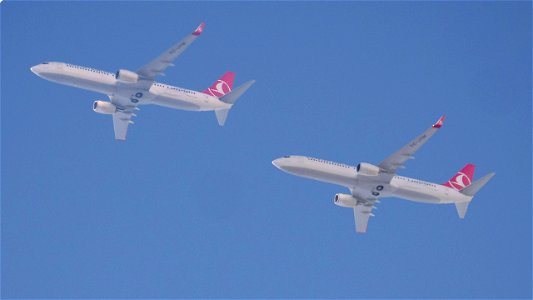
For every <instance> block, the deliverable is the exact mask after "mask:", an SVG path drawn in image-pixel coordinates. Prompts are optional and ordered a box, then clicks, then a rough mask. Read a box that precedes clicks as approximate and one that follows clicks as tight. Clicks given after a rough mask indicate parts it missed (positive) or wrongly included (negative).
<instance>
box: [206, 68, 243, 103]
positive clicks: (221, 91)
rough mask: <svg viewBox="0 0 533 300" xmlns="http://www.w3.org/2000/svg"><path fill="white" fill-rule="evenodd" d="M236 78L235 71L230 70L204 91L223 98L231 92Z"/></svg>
mask: <svg viewBox="0 0 533 300" xmlns="http://www.w3.org/2000/svg"><path fill="white" fill-rule="evenodd" d="M234 80H235V73H233V72H231V71H228V72H226V73H225V74H224V75H222V77H220V79H218V80H217V81H215V83H213V84H212V85H211V86H210V87H208V88H207V89H205V90H203V91H202V93H204V94H208V95H211V96H214V97H217V98H221V97H223V96H224V95H226V94H228V93H230V92H231V89H232V88H233V81H234Z"/></svg>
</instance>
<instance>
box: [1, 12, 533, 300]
mask: <svg viewBox="0 0 533 300" xmlns="http://www.w3.org/2000/svg"><path fill="white" fill-rule="evenodd" d="M0 9H1V28H2V31H1V33H2V37H1V42H2V43H1V44H2V46H1V47H2V48H1V50H2V51H1V53H2V54H1V58H2V61H1V62H2V66H1V67H2V69H1V71H2V72H1V75H2V78H1V84H2V88H1V97H2V105H1V117H2V121H1V125H2V132H1V133H2V148H1V151H2V161H1V166H2V168H1V171H2V186H1V193H2V194H1V196H2V203H1V204H2V214H1V217H2V224H1V225H2V240H1V241H2V246H1V251H2V261H1V262H2V266H1V271H2V273H1V275H2V276H1V283H2V297H3V298H34V297H39V298H101V297H107V298H133V297H135V298H147V297H150V298H192V297H223V298H236V297H238V298H249V297H262V298H278V297H283V298H302V297H303V298H309V297H319V298H406V297H407V298H412V297H417V298H421V297H422V298H432V297H439V298H459V297H460V298H489V297H490V298H497V297H504V298H518V297H531V290H532V286H531V282H532V275H531V274H532V270H531V265H532V261H531V253H532V249H531V244H532V240H531V239H532V223H531V215H532V214H531V211H532V205H531V203H532V196H531V191H532V178H531V153H532V149H531V137H532V123H531V111H532V107H531V99H532V95H531V82H532V78H531V65H532V61H531V53H532V52H531V37H532V32H531V3H530V2H488V3H485V2H467V3H464V2H401V3H396V2H395V3H390V2H386V3H375V2H353V3H339V2H328V3H320V2H307V3H305V2H304V3H296V2H281V3H278V2H260V3H242V2H222V3H211V2H203V3H169V2H155V3H152V2H142V3H129V2H96V3H85V2H81V3H79V2H52V3H37V2H7V3H6V2H4V3H2V5H1V6H0ZM201 21H205V22H206V28H205V31H204V33H203V34H202V36H201V37H200V38H199V39H198V40H197V41H196V42H195V43H194V44H193V45H192V46H191V47H190V48H189V49H188V50H187V52H186V53H184V54H183V55H182V56H181V57H179V59H178V60H177V61H176V67H175V68H171V69H169V70H168V71H167V72H166V74H167V76H166V77H162V78H160V81H161V82H164V83H168V84H173V85H177V86H180V87H185V88H190V89H197V90H201V89H204V88H206V87H207V86H209V85H210V84H211V83H212V82H213V81H214V80H215V79H217V78H218V77H219V76H220V75H221V74H223V73H224V72H225V71H226V70H232V71H235V72H236V73H237V77H236V84H240V83H243V82H245V81H246V80H249V79H256V80H257V83H256V84H255V85H254V86H253V87H252V88H251V89H250V90H249V91H248V92H247V94H246V95H245V96H244V97H243V98H241V100H239V102H238V103H237V105H236V106H235V108H234V109H232V111H231V113H230V115H229V118H228V121H227V122H226V126H225V127H219V126H218V125H217V122H216V119H215V116H214V114H213V113H212V112H205V113H194V112H185V111H176V110H171V109H165V108H161V107H155V106H146V107H143V108H142V110H141V111H140V113H139V116H138V117H137V118H136V120H135V124H134V125H133V126H130V130H129V132H128V139H127V141H126V142H118V141H115V140H114V139H113V129H112V123H111V118H109V116H105V115H98V114H95V113H94V112H93V111H92V109H91V105H92V101H94V100H97V99H104V100H105V99H106V96H105V95H99V94H96V93H93V92H88V91H83V90H78V89H75V88H71V87H66V86H61V85H58V84H54V83H51V82H48V81H45V80H42V79H41V78H38V77H37V76H35V75H34V74H32V73H31V72H30V70H29V68H30V67H31V66H32V65H35V64H38V63H41V62H43V61H63V62H69V63H73V64H78V65H85V66H91V67H94V68H97V69H103V70H106V71H110V72H114V71H116V70H117V69H118V68H124V69H131V70H135V69H137V68H139V67H140V66H142V65H144V64H145V63H147V62H148V61H150V60H151V59H152V58H154V57H156V56H157V55H158V54H159V53H160V52H162V51H163V50H165V49H166V48H167V47H169V46H170V45H172V44H173V43H174V42H176V41H178V40H179V39H181V38H182V37H183V36H185V35H186V34H188V33H189V32H191V31H192V30H193V29H194V28H196V26H197V25H198V24H199V23H200V22H201ZM441 114H446V115H447V120H446V123H445V125H444V127H443V128H442V130H441V131H440V132H439V133H438V134H436V135H435V136H434V137H433V138H432V140H431V141H430V142H428V143H427V144H426V145H425V146H424V147H423V148H422V149H421V150H420V151H419V152H418V153H417V158H416V160H414V161H410V162H409V163H408V164H407V168H406V169H405V170H402V171H401V172H400V174H401V175H405V176H410V177H415V178H420V179H423V180H427V181H433V182H445V181H447V180H448V179H449V178H450V177H451V176H452V175H453V174H454V173H455V172H456V171H457V170H459V169H460V168H461V167H462V166H463V165H465V164H466V163H469V162H471V163H474V164H476V166H477V169H476V177H477V178H479V177H480V176H481V175H484V174H486V173H488V172H491V171H495V172H496V174H497V175H496V177H495V178H494V179H493V180H492V181H491V182H490V183H489V184H488V185H487V186H486V187H485V188H484V189H483V190H482V191H481V192H480V193H479V194H478V195H477V197H476V198H475V199H474V201H473V202H472V204H471V205H470V208H469V211H468V214H467V216H466V219H464V220H460V219H459V218H458V217H457V214H456V212H455V208H454V207H453V206H450V205H443V206H439V205H424V204H419V203H412V202H407V201H401V200H399V199H396V198H388V199H383V200H382V202H381V204H380V205H379V209H378V210H377V211H376V217H375V218H372V219H371V220H370V223H369V231H368V233H367V234H366V235H356V234H355V232H354V228H353V227H354V221H353V213H352V211H351V210H349V209H344V208H340V207H337V206H335V205H334V204H333V196H334V194H336V193H345V192H347V190H345V189H344V188H342V187H338V186H334V185H328V184H323V183H319V182H313V181H309V180H306V179H302V178H298V177H294V176H289V175H287V174H285V173H283V172H280V171H279V170H277V169H276V168H274V167H273V166H272V165H271V161H272V160H273V159H275V158H277V157H279V156H282V155H286V154H299V155H309V156H315V157H320V158H324V159H328V160H335V161H339V162H343V163H347V164H353V165H355V164H357V163H359V162H361V161H365V162H370V163H379V162H380V161H381V160H382V159H384V158H385V157H387V156H388V155H389V154H391V153H392V152H394V151H396V150H397V149H399V148H400V147H401V146H403V145H404V144H405V143H407V142H408V141H409V140H410V139H411V138H413V137H415V136H416V135H418V134H420V133H421V132H422V131H423V130H425V129H426V128H427V127H428V126H430V125H431V124H432V123H433V122H434V121H436V120H437V118H438V117H439V116H440V115H441Z"/></svg>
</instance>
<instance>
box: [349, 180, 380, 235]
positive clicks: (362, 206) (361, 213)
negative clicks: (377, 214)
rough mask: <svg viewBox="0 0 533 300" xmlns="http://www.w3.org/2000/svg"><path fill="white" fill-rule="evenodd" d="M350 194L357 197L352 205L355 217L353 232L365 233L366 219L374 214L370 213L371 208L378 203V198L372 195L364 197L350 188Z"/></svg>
mask: <svg viewBox="0 0 533 300" xmlns="http://www.w3.org/2000/svg"><path fill="white" fill-rule="evenodd" d="M352 196H353V197H354V198H355V199H357V202H356V204H355V206H354V207H353V215H354V218H355V232H357V233H365V232H366V229H367V227H368V219H370V217H373V216H374V214H373V213H372V209H374V208H376V207H375V206H374V204H376V203H378V202H379V200H378V198H377V197H374V196H368V197H365V196H364V195H362V194H361V193H359V192H358V191H356V190H354V189H352ZM376 209H377V208H376Z"/></svg>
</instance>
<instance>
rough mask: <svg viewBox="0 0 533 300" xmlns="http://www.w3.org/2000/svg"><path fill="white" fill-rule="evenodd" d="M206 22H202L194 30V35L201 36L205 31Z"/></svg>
mask: <svg viewBox="0 0 533 300" xmlns="http://www.w3.org/2000/svg"><path fill="white" fill-rule="evenodd" d="M204 26H205V22H202V24H200V25H198V27H196V29H195V30H194V31H193V32H192V35H196V36H199V35H200V34H201V33H202V31H204Z"/></svg>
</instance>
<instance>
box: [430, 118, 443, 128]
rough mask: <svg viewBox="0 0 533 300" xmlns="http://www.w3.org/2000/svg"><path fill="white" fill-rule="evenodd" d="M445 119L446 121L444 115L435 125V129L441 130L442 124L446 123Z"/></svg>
mask: <svg viewBox="0 0 533 300" xmlns="http://www.w3.org/2000/svg"><path fill="white" fill-rule="evenodd" d="M444 119H446V116H445V115H442V117H440V118H439V120H438V121H437V123H435V124H433V128H441V127H442V124H443V123H444Z"/></svg>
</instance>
